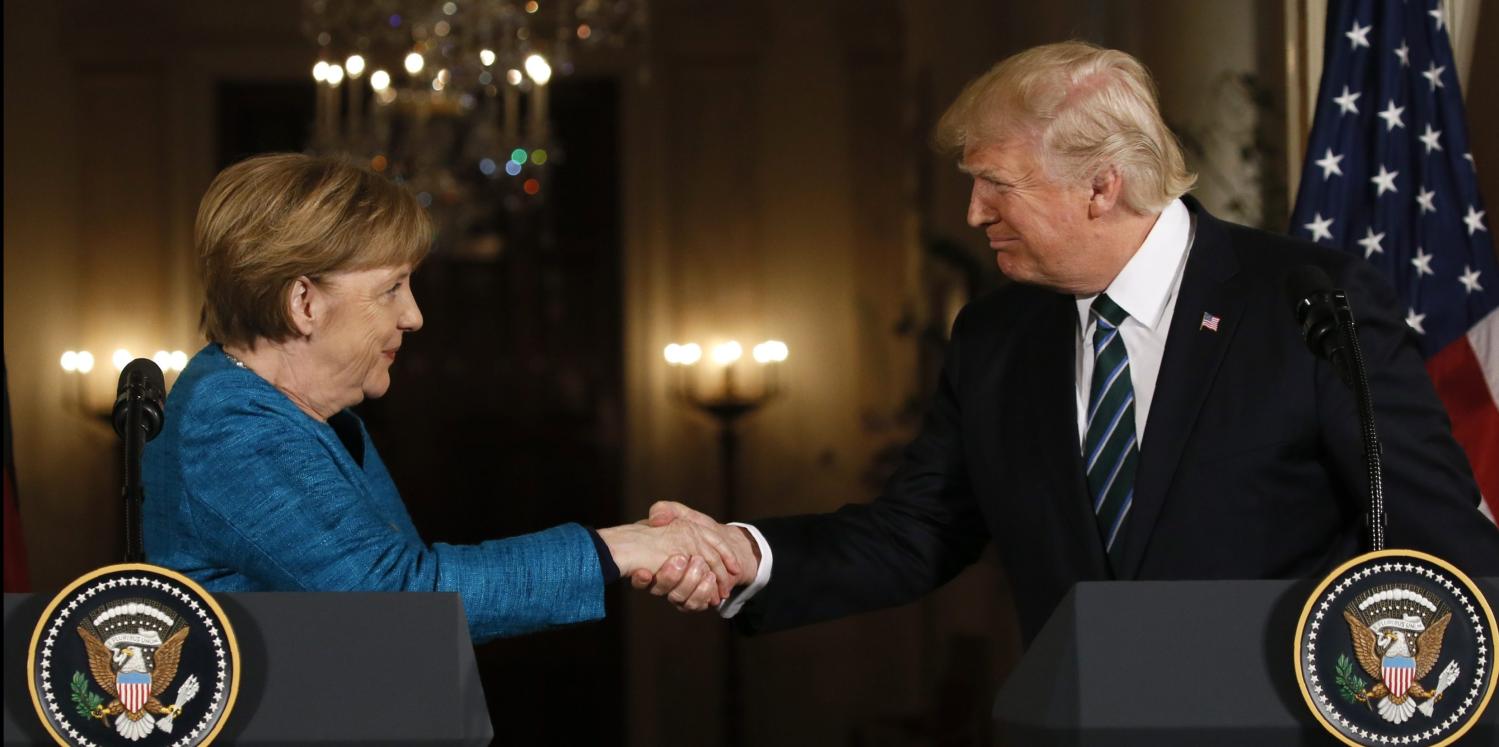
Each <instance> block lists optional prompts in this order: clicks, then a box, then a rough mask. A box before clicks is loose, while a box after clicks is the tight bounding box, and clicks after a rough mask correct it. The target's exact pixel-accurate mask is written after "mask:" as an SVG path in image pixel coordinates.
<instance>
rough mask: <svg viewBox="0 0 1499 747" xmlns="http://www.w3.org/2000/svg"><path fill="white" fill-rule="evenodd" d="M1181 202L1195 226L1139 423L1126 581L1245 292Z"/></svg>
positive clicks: (1213, 235) (1217, 241) (1219, 234)
mask: <svg viewBox="0 0 1499 747" xmlns="http://www.w3.org/2000/svg"><path fill="white" fill-rule="evenodd" d="M1184 200H1185V202H1186V203H1187V206H1188V208H1189V209H1190V210H1191V211H1192V214H1193V217H1194V219H1195V221H1196V236H1195V238H1194V239H1193V243H1192V248H1191V252H1190V254H1189V255H1188V257H1187V267H1186V271H1185V274H1184V275H1183V277H1182V282H1181V287H1180V289H1179V290H1178V292H1177V298H1176V306H1175V311H1174V312H1173V316H1172V318H1171V329H1170V331H1169V332H1168V334H1167V337H1166V350H1165V354H1164V355H1163V356H1162V358H1161V370H1160V374H1159V376H1158V377H1157V378H1156V386H1155V397H1154V400H1153V401H1152V403H1151V405H1150V415H1149V420H1148V421H1147V422H1146V424H1145V440H1144V442H1143V443H1142V446H1141V449H1140V467H1139V470H1138V472H1137V473H1136V475H1135V497H1134V503H1133V505H1132V506H1131V508H1130V515H1129V518H1128V520H1127V521H1125V525H1124V531H1125V537H1124V541H1125V545H1124V558H1123V561H1122V563H1121V564H1120V568H1119V569H1118V571H1119V573H1118V575H1119V577H1120V578H1126V579H1128V578H1135V577H1136V576H1137V575H1138V574H1139V571H1140V566H1141V563H1142V561H1143V559H1144V557H1145V551H1146V549H1147V548H1148V546H1149V543H1150V536H1151V533H1152V532H1153V531H1154V529H1155V522H1156V519H1157V518H1158V517H1159V516H1160V513H1161V507H1162V505H1163V504H1164V503H1165V499H1166V494H1167V492H1168V491H1169V489H1170V487H1171V480H1172V477H1173V476H1174V475H1175V472H1176V466H1177V464H1178V463H1179V462H1180V461H1181V455H1182V450H1183V448H1185V446H1186V442H1187V438H1188V436H1190V435H1191V432H1192V426H1193V423H1194V422H1196V420H1197V413H1198V411H1199V410H1200V409H1201V408H1202V403H1203V401H1204V398H1205V397H1206V396H1207V392H1208V389H1209V388H1210V387H1211V386H1212V383H1213V379H1214V378H1215V377H1216V375H1217V372H1218V366H1219V364H1220V363H1221V362H1222V360H1223V354H1224V352H1225V351H1226V350H1227V349H1228V346H1229V343H1230V342H1231V341H1232V340H1233V336H1234V331H1235V330H1236V329H1237V328H1238V324H1239V321H1240V319H1242V318H1243V313H1242V312H1243V308H1244V301H1245V298H1244V289H1243V287H1242V284H1241V283H1238V282H1235V280H1234V276H1235V275H1236V273H1237V272H1238V261H1237V260H1236V259H1235V257H1234V255H1233V247H1232V246H1231V245H1230V244H1229V241H1228V236H1227V234H1226V232H1225V231H1224V229H1223V226H1222V225H1221V224H1220V223H1219V222H1218V221H1217V220H1215V219H1214V218H1213V217H1212V216H1210V215H1208V214H1207V213H1206V212H1205V211H1203V209H1202V206H1201V205H1200V204H1198V203H1197V201H1196V200H1193V199H1192V198H1190V197H1188V198H1184ZM1204 314H1211V315H1213V316H1215V317H1218V319H1219V322H1218V330H1217V331H1216V332H1213V331H1210V330H1208V329H1206V328H1205V327H1204V326H1203V322H1204V316H1203V315H1204ZM1073 451H1074V452H1075V451H1076V449H1074V450H1073Z"/></svg>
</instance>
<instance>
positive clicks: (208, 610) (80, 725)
mask: <svg viewBox="0 0 1499 747" xmlns="http://www.w3.org/2000/svg"><path fill="white" fill-rule="evenodd" d="M27 664H28V672H27V675H28V676H27V682H28V685H29V687H30V690H31V702H32V704H33V705H35V706H36V712H37V715H38V716H40V717H41V719H42V725H43V726H44V727H45V728H46V729H47V731H48V732H49V733H50V734H51V735H52V736H53V738H55V739H56V740H57V741H58V743H59V744H65V745H106V744H127V745H140V746H141V747H154V746H155V745H170V746H171V747H189V746H190V745H199V744H208V743H209V742H212V741H213V739H214V737H215V736H217V735H218V733H219V730H220V729H222V728H223V726H224V721H225V719H226V718H228V716H229V711H230V709H231V707H232V706H233V705H234V697H235V693H236V691H237V689H238V686H239V647H238V645H237V644H236V643H235V640H234V630H233V628H231V627H230V625H229V620H228V618H227V617H225V615H224V611H223V610H222V609H220V608H219V606H218V604H216V603H215V602H214V600H213V598H212V597H210V596H209V595H208V593H207V592H206V591H204V590H203V589H202V587H200V586H198V585H197V584H195V583H193V582H192V581H191V580H189V579H188V578H187V577H185V576H183V575H181V574H179V573H175V572H173V571H170V570H167V569H165V568H161V567H158V566H153V565H146V564H142V563H125V564H121V565H112V566H108V567H105V568H100V569H99V570H97V571H94V572H92V573H89V574H87V575H85V576H83V577H82V578H80V579H78V580H77V581H74V582H73V583H72V585H70V586H68V587H67V588H66V589H63V591H62V593H60V594H58V595H57V596H56V597H55V598H53V600H52V603H51V604H50V605H48V606H47V610H46V612H44V613H42V617H41V620H39V621H38V622H37V626H36V631H35V632H34V633H33V634H32V636H31V649H30V656H29V660H28V662H27Z"/></svg>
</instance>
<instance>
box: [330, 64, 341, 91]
mask: <svg viewBox="0 0 1499 747" xmlns="http://www.w3.org/2000/svg"><path fill="white" fill-rule="evenodd" d="M327 78H328V85H330V86H337V85H338V84H339V83H342V82H343V81H344V69H343V67H342V66H341V65H329V66H328V75H327Z"/></svg>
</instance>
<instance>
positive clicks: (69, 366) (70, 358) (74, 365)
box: [58, 345, 676, 373]
mask: <svg viewBox="0 0 1499 747" xmlns="http://www.w3.org/2000/svg"><path fill="white" fill-rule="evenodd" d="M673 347H676V346H675V345H670V346H667V351H668V352H670V351H671V348H673ZM666 362H667V363H670V362H671V358H670V357H668V358H667V359H666ZM58 363H61V364H62V370H64V371H67V372H68V373H73V372H74V371H77V370H78V353H77V351H73V350H69V351H67V352H66V353H63V354H62V360H60V361H58Z"/></svg>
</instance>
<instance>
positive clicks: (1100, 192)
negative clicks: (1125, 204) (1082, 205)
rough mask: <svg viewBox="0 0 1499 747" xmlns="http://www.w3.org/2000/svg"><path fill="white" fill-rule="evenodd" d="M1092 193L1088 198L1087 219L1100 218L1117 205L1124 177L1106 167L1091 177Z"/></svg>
mask: <svg viewBox="0 0 1499 747" xmlns="http://www.w3.org/2000/svg"><path fill="white" fill-rule="evenodd" d="M1092 187H1093V193H1092V195H1091V196H1090V197H1089V198H1088V217H1089V218H1101V217H1103V216H1104V215H1107V214H1108V213H1109V212H1110V211H1112V210H1113V209H1114V208H1115V206H1117V205H1118V204H1119V198H1120V196H1121V194H1122V193H1123V191H1124V176H1123V175H1122V174H1120V173H1119V169H1118V168H1117V167H1115V166H1106V167H1104V168H1103V169H1102V170H1100V171H1099V172H1098V173H1097V174H1094V175H1093V185H1092Z"/></svg>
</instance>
